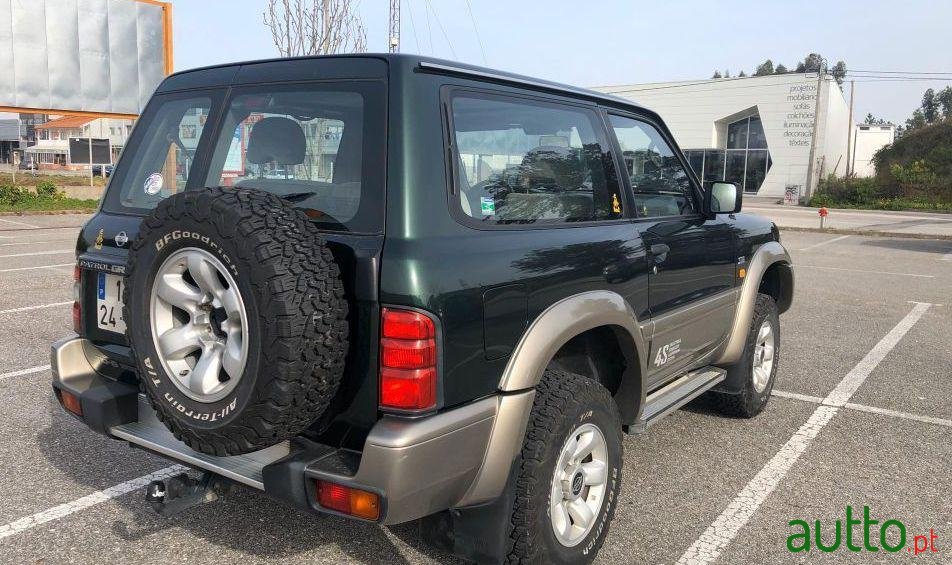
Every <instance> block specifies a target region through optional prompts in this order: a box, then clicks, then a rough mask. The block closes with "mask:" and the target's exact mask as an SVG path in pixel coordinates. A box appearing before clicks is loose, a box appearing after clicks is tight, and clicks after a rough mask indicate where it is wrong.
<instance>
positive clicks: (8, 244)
mask: <svg viewBox="0 0 952 565" xmlns="http://www.w3.org/2000/svg"><path fill="white" fill-rule="evenodd" d="M68 241H70V240H69V239H52V240H47V241H18V242H13V243H0V247H9V246H11V245H43V244H47V243H66V242H68Z"/></svg>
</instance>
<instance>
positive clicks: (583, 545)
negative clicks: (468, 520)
mask: <svg viewBox="0 0 952 565" xmlns="http://www.w3.org/2000/svg"><path fill="white" fill-rule="evenodd" d="M587 423H591V424H594V425H595V426H597V427H598V428H599V430H600V431H601V432H602V434H603V435H604V437H605V440H606V443H607V445H608V465H607V467H608V468H607V476H608V482H607V485H606V490H605V496H604V498H603V500H602V505H601V509H600V511H599V514H598V515H597V516H596V520H595V525H594V526H593V527H592V529H591V531H589V532H588V534H587V535H586V536H585V537H584V538H583V539H582V540H581V541H580V542H579V543H577V544H576V545H574V546H573V547H566V546H565V545H563V544H562V543H561V542H559V541H558V539H557V538H556V535H555V532H554V530H553V526H552V523H551V521H550V518H549V497H550V495H551V488H550V487H551V484H552V483H551V481H552V480H553V476H554V473H555V466H556V463H557V461H556V459H557V458H558V456H559V453H560V451H561V450H562V446H563V445H564V444H565V442H566V440H567V438H568V436H569V434H571V433H572V432H573V431H574V430H576V429H577V428H578V427H580V426H582V425H584V424H587ZM621 468H622V438H621V420H620V416H619V414H618V407H617V406H616V405H615V401H614V400H613V399H612V397H611V394H609V392H608V390H606V389H605V388H604V387H603V386H601V385H600V384H599V383H598V382H597V381H594V380H592V379H588V378H586V377H583V376H581V375H577V374H574V373H568V372H565V371H559V370H552V369H549V370H547V371H546V372H545V374H544V375H543V377H542V381H541V382H540V383H539V385H538V387H536V397H535V402H534V404H533V407H532V412H531V415H530V417H529V423H528V426H527V429H526V438H525V442H524V443H523V447H522V454H521V462H520V468H519V471H518V475H517V477H516V485H515V488H516V496H515V503H514V505H513V513H512V516H511V520H510V534H509V540H508V544H509V547H508V556H507V560H506V562H507V563H520V564H523V563H557V564H569V563H588V562H590V561H592V560H593V559H594V558H595V555H596V554H597V553H598V550H599V548H601V546H602V544H603V543H604V542H605V536H606V535H607V534H608V526H609V524H610V523H611V521H612V518H613V517H614V515H615V507H616V505H617V500H618V489H619V487H620V485H621Z"/></svg>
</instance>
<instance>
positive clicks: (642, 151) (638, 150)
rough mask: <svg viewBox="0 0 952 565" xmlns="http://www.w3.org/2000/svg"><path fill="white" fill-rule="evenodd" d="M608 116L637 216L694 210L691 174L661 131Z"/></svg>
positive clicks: (630, 119) (671, 213) (677, 213)
mask: <svg viewBox="0 0 952 565" xmlns="http://www.w3.org/2000/svg"><path fill="white" fill-rule="evenodd" d="M609 118H610V120H611V125H612V129H614V130H615V136H616V137H617V138H618V144H619V145H620V146H621V151H622V155H623V156H624V159H625V168H626V169H627V173H628V176H629V177H630V178H631V189H632V192H633V193H634V205H635V211H636V212H637V213H638V215H639V216H640V217H645V218H656V217H661V216H679V215H686V214H693V213H695V212H696V208H695V202H694V196H693V188H692V185H691V180H690V177H689V176H688V173H687V172H686V171H685V170H684V167H683V166H682V165H681V161H680V160H678V158H677V156H676V155H675V154H674V151H673V150H672V149H671V147H670V146H669V145H668V143H667V142H666V141H665V140H664V137H663V136H662V135H661V133H660V132H658V130H657V129H655V128H654V126H652V125H651V124H648V123H646V122H642V121H638V120H634V119H632V118H625V117H622V116H615V115H611V116H609Z"/></svg>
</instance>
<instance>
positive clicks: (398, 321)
mask: <svg viewBox="0 0 952 565" xmlns="http://www.w3.org/2000/svg"><path fill="white" fill-rule="evenodd" d="M382 317H383V337H392V338H394V339H429V338H433V337H436V326H434V324H433V320H431V319H430V317H429V316H426V315H425V314H421V313H419V312H414V311H412V310H394V309H392V308H384V309H383V314H382Z"/></svg>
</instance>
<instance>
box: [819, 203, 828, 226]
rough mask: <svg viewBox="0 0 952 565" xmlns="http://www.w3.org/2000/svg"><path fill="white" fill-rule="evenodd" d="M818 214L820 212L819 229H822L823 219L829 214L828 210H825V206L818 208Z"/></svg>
mask: <svg viewBox="0 0 952 565" xmlns="http://www.w3.org/2000/svg"><path fill="white" fill-rule="evenodd" d="M818 214H820V229H821V230H822V229H823V219H824V218H826V217H827V216H829V215H830V211H829V210H827V209H826V208H820V210H819V211H818Z"/></svg>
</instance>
